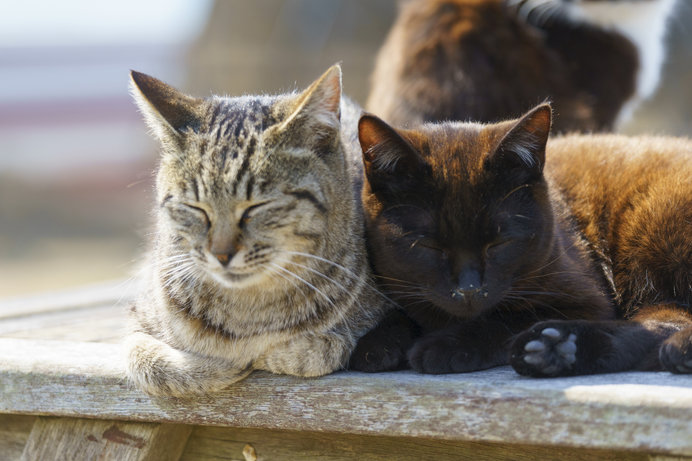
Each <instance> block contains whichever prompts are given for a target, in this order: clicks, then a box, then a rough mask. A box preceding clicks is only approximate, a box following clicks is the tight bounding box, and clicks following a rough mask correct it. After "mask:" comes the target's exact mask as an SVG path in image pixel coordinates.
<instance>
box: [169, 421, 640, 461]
mask: <svg viewBox="0 0 692 461" xmlns="http://www.w3.org/2000/svg"><path fill="white" fill-rule="evenodd" d="M247 447H252V449H253V450H254V452H255V454H256V455H257V461H264V460H276V459H280V460H282V461H303V460H306V459H320V460H329V461H420V460H435V461H448V460H449V461H453V460H454V461H457V460H473V461H486V460H487V461H490V460H507V461H510V460H511V461H533V460H536V459H540V460H556V461H557V460H559V461H570V460H584V459H599V460H613V461H648V460H649V459H650V458H649V455H648V454H646V453H636V452H630V451H609V450H594V449H588V448H585V449H579V450H577V449H574V448H570V447H559V446H557V447H555V446H552V447H541V446H531V445H506V444H500V443H485V442H458V441H450V440H439V439H427V438H421V439H414V438H408V437H376V436H367V435H353V434H337V433H320V432H295V431H277V430H258V429H228V428H220V427H196V428H195V430H194V431H193V433H192V435H191V436H190V439H189V441H188V444H187V446H186V447H185V451H184V452H183V455H182V457H181V458H180V459H181V461H221V460H224V461H225V460H228V461H231V460H232V461H246V458H245V457H244V456H243V450H247Z"/></svg>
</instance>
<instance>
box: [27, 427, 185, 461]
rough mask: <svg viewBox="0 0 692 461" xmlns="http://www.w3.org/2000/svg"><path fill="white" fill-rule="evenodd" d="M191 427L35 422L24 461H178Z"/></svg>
mask: <svg viewBox="0 0 692 461" xmlns="http://www.w3.org/2000/svg"><path fill="white" fill-rule="evenodd" d="M191 429H192V428H191V427H189V426H182V425H174V424H147V423H126V422H117V421H95V420H87V419H73V418H45V417H41V418H38V420H37V421H36V423H35V424H34V426H33V428H32V430H31V434H30V435H29V439H28V440H27V442H26V446H25V447H24V451H23V453H22V456H21V459H22V460H23V461H33V460H38V459H40V460H42V461H44V460H45V461H52V460H56V461H58V460H71V461H80V460H94V459H113V460H116V459H117V460H119V461H120V460H122V461H147V460H152V461H154V460H173V461H175V460H178V459H180V455H181V454H182V452H183V448H184V447H185V444H186V443H187V439H188V436H189V435H190V431H191Z"/></svg>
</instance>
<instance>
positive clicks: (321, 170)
mask: <svg viewBox="0 0 692 461" xmlns="http://www.w3.org/2000/svg"><path fill="white" fill-rule="evenodd" d="M131 77H132V89H133V94H134V97H135V100H136V102H137V105H138V106H139V108H140V110H141V111H142V113H143V114H144V117H145V119H146V121H147V123H148V125H149V127H150V128H151V129H152V131H153V133H154V134H155V136H156V137H157V138H158V140H159V141H160V142H161V146H162V155H161V162H160V167H159V169H158V174H157V180H156V193H157V194H156V196H157V202H156V209H155V210H156V211H155V214H156V231H155V233H154V237H153V250H152V254H151V257H150V261H149V264H148V267H147V272H148V274H147V280H146V290H145V292H144V293H143V294H142V296H141V297H140V299H138V300H137V302H136V304H135V305H134V307H133V309H132V319H133V332H132V333H131V334H130V335H129V336H128V338H127V344H126V346H127V354H128V374H129V377H130V378H131V380H132V381H133V382H134V383H135V384H136V385H137V386H138V387H139V388H140V389H142V390H144V391H145V392H147V393H150V394H156V395H188V394H194V393H206V392H212V391H215V390H218V389H221V388H223V387H226V386H228V385H229V384H231V383H233V382H235V381H238V380H240V379H242V378H243V377H245V376H246V375H247V374H248V373H249V372H250V371H251V370H253V369H261V370H269V371H271V372H275V373H285V374H292V375H297V376H319V375H324V374H326V373H329V372H332V371H334V370H336V369H339V368H341V367H342V366H343V365H344V364H345V363H346V361H347V360H348V357H349V354H350V352H351V350H352V349H353V347H354V345H355V342H356V340H357V339H358V337H360V336H361V335H363V334H364V333H365V332H366V331H367V330H368V329H370V328H371V327H372V325H373V324H374V323H375V322H376V321H377V320H378V317H379V315H380V313H381V311H382V310H383V307H384V301H383V298H382V297H381V295H379V294H378V293H377V292H375V291H374V290H373V289H372V288H371V285H372V282H371V272H370V269H369V264H368V262H367V259H366V252H365V246H364V241H363V232H364V231H363V218H362V211H361V210H360V205H359V204H358V197H359V192H360V183H361V179H360V175H357V174H355V173H354V172H357V173H360V170H357V171H356V170H355V169H354V165H355V163H354V161H353V158H356V155H357V158H358V159H359V158H360V156H361V152H360V149H359V146H358V141H357V132H356V126H357V117H358V115H359V109H358V108H356V107H355V106H354V105H353V104H350V103H349V102H348V101H344V100H342V98H341V70H340V68H339V67H338V66H334V67H332V68H331V69H329V70H328V71H327V72H326V73H325V74H324V75H323V76H322V77H320V78H319V79H318V80H317V81H315V82H314V83H313V84H312V85H311V86H310V87H309V88H308V89H307V90H305V91H303V92H302V93H300V94H284V95H278V96H243V97H236V98H225V97H211V98H208V99H198V98H193V97H190V96H187V95H185V94H182V93H180V92H179V91H177V90H176V89H174V88H172V87H170V86H168V85H166V84H164V83H162V82H160V81H158V80H156V79H154V78H152V77H149V76H147V75H144V74H141V73H138V72H132V74H131ZM340 119H341V121H343V122H344V123H343V124H342V123H340ZM342 126H343V127H347V128H344V129H343V130H342V129H341V127H342Z"/></svg>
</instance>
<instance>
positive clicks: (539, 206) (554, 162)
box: [351, 104, 692, 376]
mask: <svg viewBox="0 0 692 461" xmlns="http://www.w3.org/2000/svg"><path fill="white" fill-rule="evenodd" d="M550 124H551V108H550V106H549V105H545V104H544V105H541V106H538V107H537V108H535V109H533V110H532V111H531V112H529V113H527V114H526V115H525V116H524V117H523V118H521V119H519V120H513V121H507V122H501V123H497V124H488V125H483V124H478V123H461V122H447V123H442V124H425V125H422V126H421V127H419V128H417V129H415V130H404V129H394V128H392V127H390V126H389V125H387V124H386V123H385V122H383V121H382V120H381V119H379V118H377V117H375V116H372V115H364V116H363V117H362V118H361V120H360V124H359V136H360V141H361V144H362V148H363V153H364V154H363V158H364V163H365V174H366V181H365V184H364V188H363V205H364V208H365V213H366V228H367V232H366V235H367V238H368V242H369V249H370V252H371V255H372V256H371V257H372V260H373V264H374V268H375V271H376V273H378V274H379V275H380V277H381V281H382V287H383V288H385V289H386V291H387V292H388V293H389V295H390V296H391V297H392V298H393V299H395V300H397V301H398V302H399V303H400V304H402V305H403V306H405V308H406V311H407V313H408V314H409V316H410V317H411V318H413V319H414V320H415V321H416V323H417V324H418V325H419V326H420V328H421V330H422V331H421V333H422V336H420V337H418V338H415V339H414V336H415V332H414V333H411V332H410V330H409V331H408V332H407V331H406V329H405V328H404V326H402V325H404V324H402V323H401V322H395V321H392V320H391V319H388V321H387V322H384V323H383V324H382V325H380V326H379V327H378V328H377V329H375V330H373V331H372V332H370V333H368V334H367V335H366V336H365V337H364V338H363V339H362V341H361V342H360V343H359V345H358V349H357V350H356V352H355V353H354V355H353V357H352V359H351V366H352V368H356V369H362V370H367V371H377V370H383V369H392V368H397V367H400V366H402V365H405V363H406V361H407V360H408V363H409V364H410V366H411V367H413V368H414V369H415V370H418V371H421V372H426V373H448V372H467V371H473V370H480V369H484V368H489V367H493V366H496V365H503V364H507V363H508V362H509V361H510V360H511V364H512V366H513V367H514V368H515V369H516V370H517V371H518V372H519V373H522V374H526V375H533V376H557V375H576V374H588V373H602V372H615V371H621V370H629V369H641V370H657V369H661V368H665V369H667V370H670V371H672V372H676V373H690V372H692V313H691V312H692V180H691V179H690V178H692V141H690V140H686V139H675V138H659V137H633V138H627V137H623V136H618V135H571V136H568V137H562V138H556V139H551V140H550V141H549V142H548V134H549V131H550ZM546 145H547V147H546ZM546 151H547V152H546ZM544 167H545V168H544ZM537 322H540V323H537ZM402 332H403V333H402Z"/></svg>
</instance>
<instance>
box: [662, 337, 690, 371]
mask: <svg viewBox="0 0 692 461" xmlns="http://www.w3.org/2000/svg"><path fill="white" fill-rule="evenodd" d="M658 357H659V360H660V361H661V365H662V366H663V368H665V369H666V370H668V371H670V372H672V373H692V326H689V327H687V328H686V329H684V330H680V331H678V332H676V333H674V334H673V335H672V336H671V337H670V338H668V339H666V340H665V341H664V342H663V344H662V345H661V349H660V350H659V356H658Z"/></svg>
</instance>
